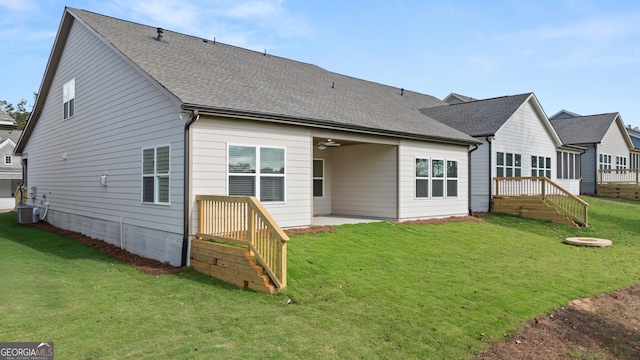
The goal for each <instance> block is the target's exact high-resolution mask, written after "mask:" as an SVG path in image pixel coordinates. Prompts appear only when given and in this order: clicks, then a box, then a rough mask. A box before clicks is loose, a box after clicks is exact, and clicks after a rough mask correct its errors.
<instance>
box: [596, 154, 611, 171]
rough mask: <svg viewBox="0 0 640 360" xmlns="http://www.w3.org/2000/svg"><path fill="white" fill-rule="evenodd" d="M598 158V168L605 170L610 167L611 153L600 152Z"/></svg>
mask: <svg viewBox="0 0 640 360" xmlns="http://www.w3.org/2000/svg"><path fill="white" fill-rule="evenodd" d="M599 160H600V162H599V168H600V169H606V170H609V169H611V155H607V154H600V156H599Z"/></svg>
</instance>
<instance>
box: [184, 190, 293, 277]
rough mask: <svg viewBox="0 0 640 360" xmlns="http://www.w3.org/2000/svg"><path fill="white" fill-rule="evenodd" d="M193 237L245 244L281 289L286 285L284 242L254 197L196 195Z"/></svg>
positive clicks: (282, 234) (281, 233) (279, 229)
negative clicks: (196, 216)
mask: <svg viewBox="0 0 640 360" xmlns="http://www.w3.org/2000/svg"><path fill="white" fill-rule="evenodd" d="M196 201H197V203H198V231H197V233H196V236H198V237H201V238H205V239H209V240H213V241H223V242H231V243H234V244H238V245H242V246H246V247H248V248H249V249H250V250H251V253H252V254H253V256H255V258H256V260H257V261H258V263H259V264H260V265H261V266H262V267H263V268H264V270H265V271H266V272H267V274H269V277H270V278H271V280H272V281H273V283H274V284H275V285H276V286H277V287H278V289H282V288H284V287H286V286H287V241H289V237H288V236H287V234H285V232H284V231H282V229H281V228H280V226H278V224H277V223H276V221H275V220H274V219H273V218H272V217H271V215H270V214H269V213H268V212H267V210H266V209H265V208H264V207H263V206H262V204H261V203H260V202H259V201H258V199H256V198H255V197H254V196H222V195H197V196H196Z"/></svg>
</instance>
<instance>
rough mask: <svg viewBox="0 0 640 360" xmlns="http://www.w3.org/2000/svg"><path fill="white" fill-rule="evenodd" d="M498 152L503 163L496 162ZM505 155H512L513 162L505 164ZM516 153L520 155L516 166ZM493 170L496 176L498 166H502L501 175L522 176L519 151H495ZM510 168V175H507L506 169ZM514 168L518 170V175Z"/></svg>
mask: <svg viewBox="0 0 640 360" xmlns="http://www.w3.org/2000/svg"><path fill="white" fill-rule="evenodd" d="M498 154H502V157H503V158H502V159H503V162H504V163H503V164H502V165H499V164H498ZM507 155H512V161H513V163H512V164H511V165H507ZM516 155H518V156H520V165H519V166H516ZM495 164H496V165H495V167H494V168H495V170H496V177H497V176H498V168H502V177H519V176H522V154H519V153H510V152H506V151H496V159H495ZM508 169H510V170H511V175H507V170H508ZM516 170H519V171H520V175H517V174H516Z"/></svg>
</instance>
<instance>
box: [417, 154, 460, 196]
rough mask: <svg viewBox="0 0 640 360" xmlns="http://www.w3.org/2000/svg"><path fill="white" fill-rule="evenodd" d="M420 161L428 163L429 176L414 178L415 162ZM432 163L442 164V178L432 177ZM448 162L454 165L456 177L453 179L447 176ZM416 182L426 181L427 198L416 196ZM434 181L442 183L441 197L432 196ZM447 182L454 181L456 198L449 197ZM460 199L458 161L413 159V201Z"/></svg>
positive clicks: (424, 157)
mask: <svg viewBox="0 0 640 360" xmlns="http://www.w3.org/2000/svg"><path fill="white" fill-rule="evenodd" d="M419 159H422V160H427V161H428V162H429V176H416V162H417V160H419ZM434 161H442V162H443V167H444V169H443V177H441V178H440V177H438V178H436V177H434V176H433V162H434ZM449 162H455V163H456V172H457V173H458V176H456V177H454V178H449V176H448V174H447V165H448V163H449ZM418 180H426V181H427V184H428V186H429V189H428V191H427V193H428V194H427V196H423V197H418V196H417V192H418V191H417V190H418V187H417V182H418ZM434 180H439V181H440V180H441V181H442V196H433V181H434ZM449 180H456V194H457V195H456V196H449V195H448V183H447V181H449ZM459 197H460V160H457V159H447V158H443V159H440V158H430V157H426V156H414V159H413V199H414V200H433V199H437V200H440V199H457V198H459Z"/></svg>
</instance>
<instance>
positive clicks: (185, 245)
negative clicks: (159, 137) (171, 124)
mask: <svg viewBox="0 0 640 360" xmlns="http://www.w3.org/2000/svg"><path fill="white" fill-rule="evenodd" d="M199 118H200V115H199V114H198V110H193V111H192V113H191V119H189V121H187V123H186V124H184V165H183V167H184V180H183V186H182V187H183V191H184V192H183V194H182V196H183V203H184V205H183V207H184V211H183V214H182V218H183V229H182V260H181V262H180V267H185V266H187V258H188V255H189V220H190V219H191V217H190V216H189V215H190V209H189V207H190V205H191V176H190V172H191V167H190V166H189V164H190V157H191V155H190V152H189V149H190V148H191V145H190V144H189V140H190V136H189V128H190V127H191V125H193V123H195V122H196V121H197V120H198V119H199Z"/></svg>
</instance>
